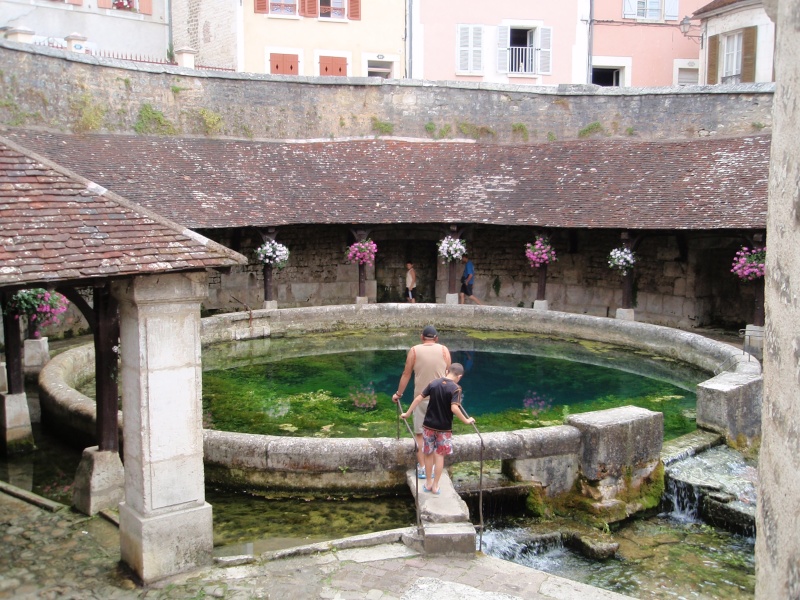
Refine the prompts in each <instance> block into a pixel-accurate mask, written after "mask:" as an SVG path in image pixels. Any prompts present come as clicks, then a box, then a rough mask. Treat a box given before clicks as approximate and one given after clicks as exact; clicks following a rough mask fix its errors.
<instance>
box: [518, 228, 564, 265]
mask: <svg viewBox="0 0 800 600" xmlns="http://www.w3.org/2000/svg"><path fill="white" fill-rule="evenodd" d="M525 258H527V259H528V262H530V263H531V268H533V269H538V268H539V267H541V266H542V265H546V264H549V263H551V262H556V261H557V260H558V258H556V250H555V248H553V246H552V244H550V240H549V239H548V238H547V237H545V236H543V235H537V236H536V239H535V240H534V242H533V243H532V244H525Z"/></svg>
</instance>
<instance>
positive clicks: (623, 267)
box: [608, 246, 636, 275]
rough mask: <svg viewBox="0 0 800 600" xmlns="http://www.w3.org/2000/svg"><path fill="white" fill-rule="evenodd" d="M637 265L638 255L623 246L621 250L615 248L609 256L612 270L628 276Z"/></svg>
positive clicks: (609, 264)
mask: <svg viewBox="0 0 800 600" xmlns="http://www.w3.org/2000/svg"><path fill="white" fill-rule="evenodd" d="M635 264H636V255H635V254H634V253H633V250H631V249H630V248H627V247H625V246H622V247H621V248H614V249H613V250H612V251H611V253H610V254H609V255H608V266H609V267H611V268H612V269H617V270H618V271H619V272H620V273H622V274H623V275H627V274H628V271H629V270H632V269H633V265H635Z"/></svg>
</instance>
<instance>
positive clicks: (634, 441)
mask: <svg viewBox="0 0 800 600" xmlns="http://www.w3.org/2000/svg"><path fill="white" fill-rule="evenodd" d="M568 423H569V424H570V425H572V426H573V427H575V428H577V429H578V430H580V432H581V434H582V436H583V444H582V452H581V474H582V475H583V476H584V477H586V478H587V479H589V480H591V481H598V480H601V479H605V478H606V477H623V476H624V475H625V472H626V470H627V471H629V470H630V469H637V468H639V467H640V466H641V465H645V464H647V463H650V462H656V463H657V462H658V460H659V459H660V454H661V445H662V443H663V440H664V415H663V414H661V413H659V412H653V411H650V410H646V409H644V408H638V407H636V406H623V407H620V408H612V409H609V410H599V411H595V412H588V413H583V414H579V415H572V416H571V417H569V419H568Z"/></svg>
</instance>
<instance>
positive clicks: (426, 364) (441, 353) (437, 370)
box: [392, 325, 450, 479]
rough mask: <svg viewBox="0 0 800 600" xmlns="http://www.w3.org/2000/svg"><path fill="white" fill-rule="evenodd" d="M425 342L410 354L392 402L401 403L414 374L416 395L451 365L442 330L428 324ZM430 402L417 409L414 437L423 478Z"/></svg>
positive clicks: (424, 335) (420, 472)
mask: <svg viewBox="0 0 800 600" xmlns="http://www.w3.org/2000/svg"><path fill="white" fill-rule="evenodd" d="M420 341H421V342H422V343H421V344H417V345H416V346H414V347H413V348H411V350H409V351H408V354H407V355H406V366H405V368H404V369H403V374H402V375H401V376H400V383H399V384H398V385H397V392H396V393H395V394H393V395H392V401H393V402H395V403H396V402H398V401H399V400H400V398H402V397H403V393H404V392H405V391H406V386H408V382H409V381H410V380H411V375H412V374H413V375H414V396H415V397H416V396H419V394H420V392H422V390H423V389H425V386H426V385H428V384H429V383H430V382H431V381H433V380H434V379H436V378H438V377H443V376H444V374H445V373H446V372H447V367H449V366H450V351H449V350H448V349H447V347H446V346H443V345H442V344H440V343H439V332H438V331H436V328H435V327H434V326H433V325H426V326H425V328H424V329H423V330H422V334H421V335H420ZM427 409H428V401H427V400H426V401H425V402H422V403H421V404H420V405H419V406H417V409H416V411H415V412H414V437H415V438H416V440H417V449H418V451H417V463H418V464H417V470H418V477H419V478H420V479H424V478H425V469H424V468H423V466H422V464H423V459H424V454H423V453H422V442H423V440H422V422H423V421H424V420H425V411H426V410H427Z"/></svg>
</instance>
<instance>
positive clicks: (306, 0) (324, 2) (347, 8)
mask: <svg viewBox="0 0 800 600" xmlns="http://www.w3.org/2000/svg"><path fill="white" fill-rule="evenodd" d="M256 1H257V2H258V1H262V2H264V1H266V0H256ZM284 4H285V2H284ZM292 4H296V5H297V11H298V13H299V14H300V16H301V17H318V18H321V19H339V20H343V19H349V20H350V21H359V20H361V0H294V1H293V2H292Z"/></svg>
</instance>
